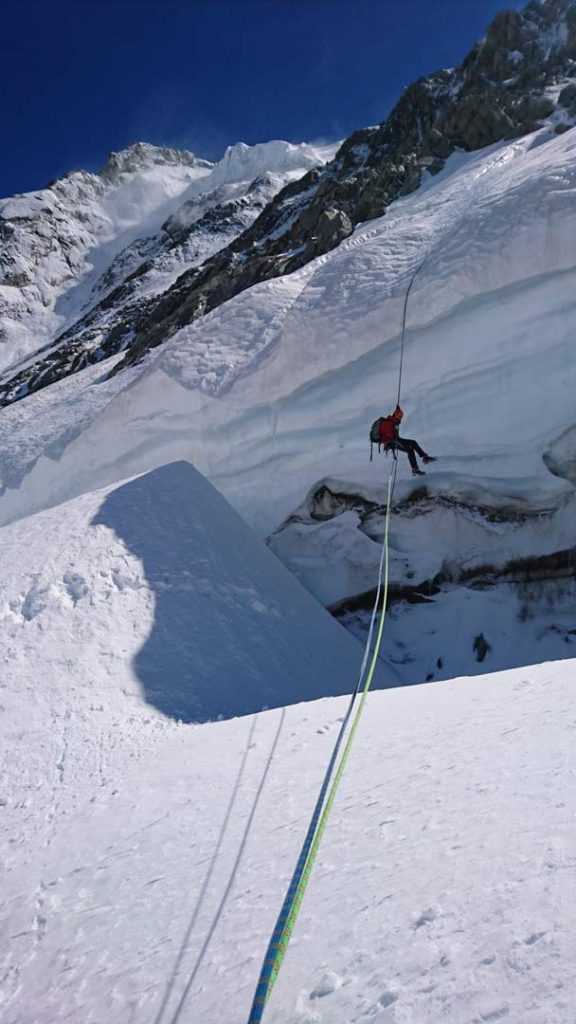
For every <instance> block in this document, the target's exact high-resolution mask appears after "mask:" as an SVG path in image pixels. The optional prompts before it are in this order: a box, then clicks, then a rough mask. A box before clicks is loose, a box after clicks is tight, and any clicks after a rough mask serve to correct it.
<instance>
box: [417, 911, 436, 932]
mask: <svg viewBox="0 0 576 1024" xmlns="http://www.w3.org/2000/svg"><path fill="white" fill-rule="evenodd" d="M435 920H436V911H434V910H423V911H422V913H421V914H420V917H419V918H418V920H417V921H416V922H415V923H414V929H416V928H422V927H423V926H424V925H425V924H431V923H432V921H435Z"/></svg>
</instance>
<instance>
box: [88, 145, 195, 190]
mask: <svg viewBox="0 0 576 1024" xmlns="http://www.w3.org/2000/svg"><path fill="white" fill-rule="evenodd" d="M166 166H172V167H175V166H184V167H200V168H204V169H205V170H210V169H211V168H212V167H213V164H212V163H211V162H210V161H209V160H202V159H200V158H199V157H197V156H195V154H194V153H191V152H189V150H186V149H171V148H170V147H168V146H153V145H151V143H149V142H135V143H133V145H131V146H128V147H127V148H126V149H122V150H120V152H119V153H111V154H110V156H109V157H108V160H107V161H106V166H105V167H104V169H103V170H102V171H100V177H101V178H103V179H104V180H105V181H108V182H112V183H113V182H116V181H118V179H119V177H120V176H121V175H123V174H133V173H134V172H135V171H140V170H145V169H149V168H151V167H166Z"/></svg>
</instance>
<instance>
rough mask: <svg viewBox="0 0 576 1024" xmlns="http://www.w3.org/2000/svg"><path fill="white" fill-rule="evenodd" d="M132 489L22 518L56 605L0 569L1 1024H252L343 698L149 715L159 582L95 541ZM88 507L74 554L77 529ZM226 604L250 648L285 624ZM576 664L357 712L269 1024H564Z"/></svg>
mask: <svg viewBox="0 0 576 1024" xmlns="http://www.w3.org/2000/svg"><path fill="white" fill-rule="evenodd" d="M153 478H154V474H153V475H152V477H149V478H144V480H143V481H142V479H141V484H142V485H144V486H146V487H147V488H148V497H150V495H151V493H152V491H151V483H152V481H153ZM160 479H161V477H160ZM194 480H196V478H194ZM156 482H157V481H156ZM136 483H139V482H138V481H137V482H136ZM149 485H150V486H149ZM130 486H131V485H130V484H128V485H126V486H125V487H123V488H120V489H118V490H116V491H112V492H111V493H104V494H101V495H93V496H91V497H88V496H87V497H85V498H83V499H80V500H79V501H77V502H74V503H72V504H71V505H67V506H62V507H60V509H57V510H53V511H52V512H50V513H46V514H43V515H41V516H38V517H36V518H35V519H34V520H29V521H28V523H27V526H28V532H27V534H26V542H27V543H26V546H25V545H23V544H22V545H20V547H19V549H18V550H19V553H20V555H21V556H22V557H23V558H24V559H26V558H27V546H28V545H29V544H30V545H31V549H32V555H31V557H30V566H31V567H32V568H33V569H34V571H35V570H36V569H37V565H38V563H37V561H36V559H34V558H33V556H34V554H35V550H34V549H35V548H36V547H37V545H39V543H40V533H41V532H43V533H44V536H45V537H46V538H47V539H48V542H49V543H48V549H47V558H46V568H45V569H44V573H43V576H44V577H45V578H50V579H51V582H52V586H51V590H50V591H49V592H48V591H46V590H42V583H40V585H36V587H35V589H34V588H33V593H30V592H28V594H27V595H26V598H25V601H24V603H23V604H20V606H19V604H18V600H19V595H21V594H22V583H23V579H24V577H23V576H22V570H18V569H17V568H16V567H15V566H14V565H13V564H10V563H8V564H9V573H8V588H9V593H10V594H11V595H12V594H15V595H17V596H16V599H15V600H14V599H13V600H12V606H11V607H10V608H9V609H8V608H7V607H6V606H4V621H3V631H4V634H5V635H6V630H8V636H9V637H11V638H14V639H15V631H16V630H18V632H19V637H20V638H22V636H24V635H27V645H26V646H25V647H24V648H21V655H20V657H16V658H15V660H14V662H13V664H12V666H11V671H10V673H9V674H8V675H5V674H4V673H3V674H2V679H3V695H2V704H3V720H4V723H5V737H6V739H5V743H4V744H3V755H4V758H5V769H4V774H3V790H2V795H1V799H0V804H1V807H0V813H1V814H2V818H3V825H4V827H3V829H2V833H1V842H2V844H3V857H2V859H3V863H4V865H5V877H6V882H7V886H6V890H5V895H4V899H3V903H2V908H1V925H0V927H1V932H2V948H3V965H2V985H1V992H2V996H1V998H2V1004H1V1005H2V1010H1V1011H0V1012H1V1013H2V1020H3V1022H5V1024H46V1022H47V1021H50V1024H63V1022H67V1024H72V1022H74V1024H75V1022H77V1021H79V1020H81V1021H86V1022H90V1024H126V1021H128V1020H129V1021H131V1022H132V1024H144V1022H148V1024H149V1022H151V1021H153V1022H154V1024H176V1022H183V1021H194V1020H202V1021H205V1022H206V1024H221V1022H222V1021H224V1020H226V1021H227V1022H229V1024H243V1022H245V1021H246V1020H247V1015H248V1009H249V1006H250V1002H251V997H252V992H253V987H254V984H255V982H256V978H257V974H258V970H259V967H260V962H261V958H262V956H263V953H264V950H265V946H266V943H267V940H268V936H269V932H270V929H271V927H272V925H273V922H274V920H275V916H276V914H277V911H278V909H279V905H280V902H281V898H282V896H283V894H284V890H285V887H286V884H287V881H288V879H289V876H290V873H291V870H292V868H293V866H294V861H295V858H296V855H297V851H298V849H299V845H300V842H301V840H302V837H303V834H304V831H305V826H306V823H307V819H308V816H309V814H310V812H311V809H312V806H313V803H314V799H315V795H316V792H317V789H318V787H319V784H320V781H321V778H322V775H323V772H324V769H325V766H326V763H327V760H328V757H329V754H330V751H331V748H332V745H333V742H334V739H335V736H336V731H337V729H338V727H339V722H340V720H341V717H342V715H343V714H344V711H345V707H346V703H347V701H346V699H345V698H337V699H330V700H328V699H325V700H321V701H318V702H316V703H312V704H310V703H307V704H303V705H297V706H291V707H288V708H287V709H280V708H278V709H275V710H273V711H268V712H265V713H260V714H256V715H251V716H246V717H241V718H237V719H233V720H230V721H227V722H215V723H209V724H205V725H203V726H201V727H200V726H195V725H192V724H190V725H179V724H178V723H177V722H176V721H175V720H174V719H172V718H166V717H163V716H162V715H160V714H159V713H158V712H157V711H156V710H155V709H154V708H151V707H150V705H149V704H146V703H144V701H143V700H142V697H141V695H140V694H139V692H138V687H137V686H136V685H135V682H134V676H133V673H132V672H131V671H130V670H129V668H128V662H129V659H130V658H131V657H133V656H134V654H135V652H136V650H137V648H138V646H139V645H140V644H141V642H142V640H143V638H144V634H145V631H146V630H145V628H143V627H144V625H145V621H146V616H145V614H144V615H143V610H145V607H146V602H147V601H148V602H149V600H150V596H149V589H148V587H146V586H144V585H143V573H142V565H141V563H140V564H139V561H140V560H139V559H138V558H136V557H135V553H134V550H133V547H132V548H130V547H129V546H128V545H126V543H123V544H121V543H120V540H119V539H114V537H113V535H112V531H111V529H110V526H108V527H105V526H104V525H103V522H102V519H103V508H105V506H106V504H107V503H108V502H109V501H110V499H112V500H118V499H119V496H121V495H122V492H123V491H126V490H127V489H128V488H130ZM171 495H172V497H175V492H174V491H172V492H171ZM102 502H103V504H102ZM122 502H123V506H124V511H125V512H126V511H127V505H126V504H125V503H124V499H123V498H122ZM139 504H140V507H141V509H142V513H143V516H142V517H143V518H144V515H145V514H146V512H147V510H148V509H149V507H150V506H149V505H146V504H143V503H141V502H139ZM98 507H100V512H99V513H98V514H97V518H98V520H99V522H98V523H97V524H96V525H94V526H93V527H92V530H91V531H89V533H88V544H87V548H86V552H85V553H84V552H83V551H81V550H80V544H79V540H80V537H81V536H83V533H82V534H79V535H78V534H75V532H74V529H73V532H72V534H70V528H71V527H72V528H75V529H81V530H82V531H83V532H84V530H85V523H86V519H87V517H89V516H93V513H94V510H95V509H97V508H98ZM213 510H214V509H212V511H213ZM107 518H108V519H109V517H107ZM23 525H24V524H22V527H23ZM16 529H17V528H16V527H10V528H5V529H4V530H2V536H3V539H4V538H6V537H7V536H10V534H11V536H12V540H14V539H15V538H14V531H15V530H16ZM91 535H93V536H92V539H90V537H91ZM197 550H198V549H197ZM97 554H99V557H98V558H96V555H97ZM88 557H89V559H90V560H89V561H88ZM4 564H5V563H4ZM66 567H67V568H69V570H70V572H69V573H68V575H67V577H66V578H65V577H64V576H63V575H62V570H63V569H64V568H66ZM149 568H150V567H149V566H147V570H148V571H147V573H146V575H148V572H149ZM78 570H80V572H79V571H78ZM87 570H88V572H89V573H90V577H89V578H86V571H87ZM224 571H225V570H224ZM82 573H84V574H85V578H84V579H80V575H81V574H82ZM100 574H102V575H100ZM183 575H184V574H183V573H181V576H180V578H181V579H182V577H183ZM98 577H100V578H98ZM31 581H32V577H30V576H28V578H27V581H26V585H27V586H28V587H30V583H31ZM244 583H246V581H245V580H244ZM292 586H293V587H294V586H295V585H294V584H292ZM12 587H15V588H14V589H12ZM147 595H148V596H147ZM260 595H261V592H260ZM180 600H183V601H184V600H185V598H183V597H182V592H180ZM235 603H236V611H237V615H236V616H235V617H234V618H233V620H232V623H231V627H232V628H231V630H230V637H229V639H230V641H235V642H236V648H237V650H238V652H239V654H241V652H243V651H244V650H245V649H246V640H247V633H249V631H250V628H251V624H253V623H254V619H255V616H256V615H257V614H258V615H260V616H261V617H263V618H265V619H267V620H268V622H270V620H271V619H273V616H272V615H271V613H270V609H268V611H267V612H265V613H262V612H256V611H255V610H254V608H253V607H251V606H250V601H246V600H241V599H240V598H237V599H236V602H235ZM89 605H90V606H91V607H90V608H89V609H88V606H89ZM289 609H290V605H288V606H285V611H288V612H289ZM315 614H316V623H317V624H319V623H320V619H319V618H318V616H320V615H321V613H320V612H316V613H315ZM243 615H245V616H246V618H245V620H244V622H243V621H242V616H243ZM288 620H289V615H288V619H287V620H286V622H288ZM324 622H325V620H324ZM309 624H310V627H312V619H310V620H309ZM43 625H44V630H42V626H43ZM282 625H284V621H283V623H282ZM323 625H324V623H322V628H320V629H319V630H318V636H317V639H318V645H319V647H320V646H321V645H322V647H323V649H324V653H325V656H326V657H327V658H332V651H331V646H330V644H326V645H324V643H323V641H324V638H325V636H326V634H325V633H324V632H323ZM332 626H333V629H334V630H337V628H338V627H336V626H335V625H334V624H332ZM272 628H273V629H274V628H278V626H276V627H275V626H274V625H273V627H272ZM232 629H233V630H234V633H232ZM286 629H287V630H288V625H287V626H286ZM86 630H87V631H88V633H86ZM96 630H97V632H96ZM83 631H84V632H83ZM199 633H200V639H199V646H198V648H197V654H198V656H199V662H200V663H201V664H203V665H205V666H208V665H210V663H211V659H212V658H213V656H214V646H213V644H211V643H210V640H211V635H210V632H208V633H207V634H206V636H205V637H204V636H203V635H202V631H199ZM42 634H43V635H42ZM284 636H285V637H287V636H288V631H286V632H285V633H284ZM204 639H205V640H206V641H207V642H206V643H204V642H203V641H204ZM349 642H350V643H352V641H349ZM80 643H82V653H80V656H79V644H80ZM84 643H86V644H87V648H86V654H85V655H84V653H83V644H84ZM3 651H5V646H4V645H3ZM49 651H51V652H52V658H49V657H47V654H48V652H49ZM262 653H264V652H262ZM28 654H33V655H34V660H29V659H28V658H27V657H25V656H24V655H28ZM36 658H38V660H37V661H36ZM331 663H332V664H333V665H334V664H336V651H335V650H334V659H333V661H332V662H331ZM575 664H576V663H575V662H574V661H572V662H565V663H558V664H556V665H543V666H539V667H534V668H532V669H530V670H527V669H522V670H518V671H511V672H507V673H502V674H500V675H497V676H491V677H481V678H479V679H476V680H474V681H471V680H464V679H459V680H454V681H451V682H448V683H438V684H435V685H433V686H427V687H426V686H424V687H418V688H416V689H399V690H387V691H384V692H380V693H375V694H373V695H372V696H371V697H370V700H369V703H368V706H367V710H366V714H365V717H364V719H363V722H362V726H361V729H360V731H359V734H358V736H357V740H356V744H355V747H354V750H353V754H352V757H351V760H350V764H349V768H348V771H347V773H346V776H345V778H344V781H343V784H342V789H341V791H340V794H339V797H338V800H337V802H336V805H335V808H334V811H333V815H332V818H331V821H330V824H329V827H328V830H327V833H326V836H325V839H324V843H323V846H322V849H321V854H320V857H319V861H318V864H317V867H316V869H315V872H314V874H313V877H312V880H311V883H310V886H309V890H308V894H307V897H306V901H305V903H304V905H303V909H302V912H301V916H300V920H299V922H298V924H297V927H296V931H295V934H294V938H293V941H292V944H291V946H290V949H289V952H288V955H287V957H286V961H285V964H284V967H283V971H282V973H281V975H280V979H279V981H278V983H277V986H276V988H275V990H274V992H273V995H272V998H271V1001H270V1004H269V1007H268V1009H267V1012H266V1021H267V1022H268V1024H281V1022H282V1024H312V1022H314V1024H352V1022H361V1021H366V1020H370V1021H376V1022H378V1024H438V1021H439V1020H442V1021H443V1022H445V1024H463V1022H464V1024H479V1022H488V1021H490V1022H492V1021H500V1020H505V1021H510V1022H511V1024H520V1022H522V1024H571V1021H572V1020H573V1005H574V996H575V993H576V976H575V970H574V961H573V956H572V950H573V947H574V942H575V941H576V917H575V915H574V909H573V908H574V897H575V896H576V893H575V891H574V885H575V883H574V878H575V877H576V876H575V874H574V869H575V867H576V865H575V864H574V852H573V851H574V846H575V842H576V835H575V822H576V796H575V794H576V787H575V786H574V773H575V769H576V754H575V750H576V747H575V743H574V728H575V723H574V714H573V678H572V676H573V673H574V668H575ZM39 680H41V683H42V685H41V686H39ZM23 751H25V752H26V756H25V758H23V756H22V752H23Z"/></svg>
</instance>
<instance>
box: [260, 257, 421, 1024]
mask: <svg viewBox="0 0 576 1024" xmlns="http://www.w3.org/2000/svg"><path fill="white" fill-rule="evenodd" d="M421 265H422V264H421ZM419 270H420V267H418V268H417V269H416V271H415V272H414V274H413V275H412V278H411V280H410V283H409V285H408V289H407V291H406V297H405V300H404V311H403V317H402V339H401V346H400V370H399V379H398V404H400V391H401V384H402V366H403V356H404V339H405V334H406V315H407V309H408V298H409V295H410V291H411V289H412V285H413V283H414V279H415V277H416V274H417V273H418V271H419ZM396 468H397V463H396V461H394V463H393V465H392V469H391V471H390V475H389V477H388V492H387V498H386V519H385V527H384V539H383V542H382V551H381V554H380V563H379V569H378V586H377V589H376V597H375V600H374V607H373V609H372V616H371V619H370V629H369V631H368V638H367V640H366V645H365V648H364V656H363V659H362V665H361V667H360V672H359V675H358V681H357V683H356V687H355V689H354V692H353V693H352V696H351V699H350V703H349V705H348V709H347V711H346V715H345V717H344V720H343V722H342V725H341V727H340V730H339V733H338V736H337V739H336V743H335V745H334V750H333V751H332V756H331V758H330V762H329V764H328V768H327V770H326V774H325V776H324V779H323V782H322V786H321V789H320V793H319V795H318V799H317V801H316V805H315V807H314V811H313V813H312V817H311V819H310V824H309V826H308V831H307V833H306V837H305V839H304V842H303V844H302V848H301V850H300V855H299V857H298V861H297V864H296V868H295V870H294V873H293V875H292V878H291V880H290V885H289V886H288V891H287V893H286V896H285V898H284V902H283V904H282V909H281V911H280V914H279V915H278V920H277V922H276V926H275V928H274V931H273V933H272V938H271V939H270V943H269V945H268V949H267V951H266V955H265V957H264V963H263V965H262V968H261V971H260V977H259V979H258V984H257V986H256V992H255V995H254V1000H253V1003H252V1008H251V1011H250V1016H249V1018H248V1024H260V1022H261V1021H262V1015H263V1013H264V1008H265V1006H266V1003H267V1001H268V998H269V996H270V993H271V991H272V988H273V986H274V983H275V981H276V978H277V977H278V973H279V971H280V968H281V966H282V962H283V960H284V956H285V954H286V950H287V948H288V943H289V942H290V937H291V935H292V932H293V930H294V926H295V924H296V921H297V918H298V913H299V911H300V907H301V904H302V900H303V899H304V895H305V893H306V889H307V886H308V882H309V879H310V875H311V873H312V868H313V867H314V863H315V860H316V856H317V854H318V850H319V848H320V843H321V842H322V837H323V835H324V832H325V829H326V825H327V823H328V818H329V817H330V812H331V810H332V807H333V805H334V801H335V799H336V794H337V792H338V789H339V786H340V782H341V780H342V776H343V774H344V770H345V768H346V764H347V761H348V757H349V754H350V750H351V749H352V744H353V742H354V737H355V735H356V731H357V729H358V725H359V723H360V718H361V717H362V712H363V710H364V706H365V703H366V699H367V697H368V693H369V691H370V687H371V685H372V680H373V678H374V672H375V669H376V663H377V660H378V655H379V653H380V646H381V643H382V635H383V631H384V622H385V618H386V607H387V602H388V583H389V544H388V536H389V525H390V511H391V506H392V497H393V494H394V486H395V483H396ZM380 597H381V614H380V622H379V624H378V631H377V634H376V642H375V644H374V649H373V651H372V657H371V659H370V666H369V669H368V673H367V675H366V678H365V681H364V686H363V687H362V683H363V680H364V673H365V672H366V666H367V665H368V660H369V656H370V648H371V645H372V637H373V633H374V626H375V622H376V618H377V615H378V607H379V604H380ZM361 689H362V695H361V698H360V703H359V705H358V708H357V710H356V714H355V715H354V719H353V721H352V726H351V728H350V733H349V736H348V739H347V741H346V745H345V747H344V750H343V752H342V755H341V757H340V761H339V762H338V767H337V769H336V774H335V775H334V779H333V781H332V785H331V786H330V782H331V780H332V775H333V773H334V768H335V766H336V763H337V761H338V754H339V752H340V747H341V745H342V741H343V739H344V735H345V733H346V729H347V727H348V723H349V721H350V718H351V716H352V711H353V708H354V704H355V702H356V698H357V696H358V694H359V692H360V690H361ZM329 787H330V789H329ZM328 790H329V792H328ZM327 793H328V797H327V798H326V794H327Z"/></svg>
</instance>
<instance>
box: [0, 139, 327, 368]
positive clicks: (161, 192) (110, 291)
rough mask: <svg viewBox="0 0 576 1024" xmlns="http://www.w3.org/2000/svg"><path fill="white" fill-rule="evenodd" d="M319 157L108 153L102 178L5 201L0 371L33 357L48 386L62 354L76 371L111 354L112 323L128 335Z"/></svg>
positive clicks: (252, 151) (241, 149)
mask: <svg viewBox="0 0 576 1024" xmlns="http://www.w3.org/2000/svg"><path fill="white" fill-rule="evenodd" d="M328 152H329V153H330V150H328ZM324 159H326V156H325V152H324V151H323V150H321V149H320V150H319V149H316V148H314V147H311V146H306V145H302V146H293V145H290V144H288V143H284V142H271V143H264V144H261V145H258V146H252V147H250V146H245V145H243V144H242V143H240V144H238V145H236V146H231V147H229V149H228V150H227V151H226V153H225V154H224V157H223V159H222V160H221V161H220V162H219V163H218V164H210V163H208V162H207V161H205V160H198V159H197V158H196V157H195V156H194V155H193V154H192V153H188V152H186V151H180V150H173V149H165V148H162V147H155V146H149V145H145V144H143V143H138V144H136V145H134V146H131V147H130V148H129V149H127V150H125V151H123V152H122V153H113V154H112V156H111V157H110V159H109V161H108V163H107V165H106V167H105V168H104V170H103V171H102V172H101V173H100V174H89V173H86V172H82V171H81V172H77V173H73V174H70V175H69V176H68V177H66V178H64V179H62V180H60V181H56V182H53V183H52V184H51V185H49V186H48V188H46V189H44V190H43V191H41V192H37V193H30V194H28V195H23V196H15V197H14V198H12V199H7V200H4V201H3V202H1V203H0V239H2V247H1V250H0V267H1V270H0V274H1V277H0V282H1V283H0V369H3V370H4V374H5V376H7V377H8V378H10V377H12V376H13V375H14V374H15V373H17V372H18V371H17V369H16V367H17V366H18V364H20V367H22V366H26V365H27V360H28V361H29V360H30V359H31V361H32V366H36V367H38V366H41V367H42V378H41V379H42V386H45V385H46V384H48V383H50V382H51V381H52V380H54V379H57V378H58V376H60V375H61V373H60V372H59V362H60V357H59V355H58V353H63V352H64V351H66V352H68V359H69V363H68V372H74V371H75V370H76V369H79V368H81V367H82V366H83V365H85V364H86V363H87V362H97V361H99V360H100V359H102V358H103V357H104V356H105V355H106V354H111V353H113V352H115V351H117V350H118V346H116V345H115V344H114V341H113V340H112V342H108V344H106V342H105V339H107V338H108V336H109V335H112V338H114V330H115V327H116V326H117V323H121V325H125V324H126V323H127V322H131V323H132V322H133V323H134V325H135V324H136V322H137V321H138V318H139V317H140V316H141V314H142V310H143V309H145V308H146V307H147V304H149V303H150V301H151V299H152V298H154V297H156V296H158V295H161V294H162V293H163V292H164V291H166V290H167V289H168V288H169V287H170V286H171V285H172V284H173V282H174V281H175V280H176V279H177V278H178V277H179V276H180V274H182V272H183V271H184V270H187V269H190V268H191V267H196V266H199V265H201V264H202V263H203V262H205V261H206V260H207V259H208V258H209V257H211V256H213V255H214V253H216V252H217V251H218V250H219V249H220V248H222V247H223V246H227V245H228V244H229V243H230V242H231V241H232V240H233V239H234V238H235V237H236V236H237V235H238V234H240V233H242V232H243V231H244V230H245V229H246V228H247V227H248V226H249V225H250V224H251V223H252V221H253V220H254V219H255V218H256V217H257V216H258V214H259V213H260V212H261V211H262V210H263V208H264V207H265V206H266V205H267V204H268V203H269V202H270V200H271V199H272V197H273V196H274V194H275V193H276V192H277V191H279V190H280V189H282V187H283V186H284V185H285V184H286V182H288V181H290V180H292V179H293V178H295V177H296V178H298V177H300V176H301V175H302V173H304V172H305V171H306V169H308V168H310V167H313V166H316V164H317V163H318V162H319V161H322V160H324ZM71 339H74V342H75V352H74V356H75V358H71V356H72V353H71V351H70V348H69V344H68V343H69V341H70V340H71ZM124 344H125V339H124V341H122V342H121V343H120V346H119V347H122V346H123V345H124ZM55 353H56V354H55ZM39 355H40V359H38V356H39ZM52 362H53V363H54V372H51V370H50V367H51V365H52ZM20 372H21V371H20ZM24 372H25V373H27V372H30V371H29V370H25V371H24Z"/></svg>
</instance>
